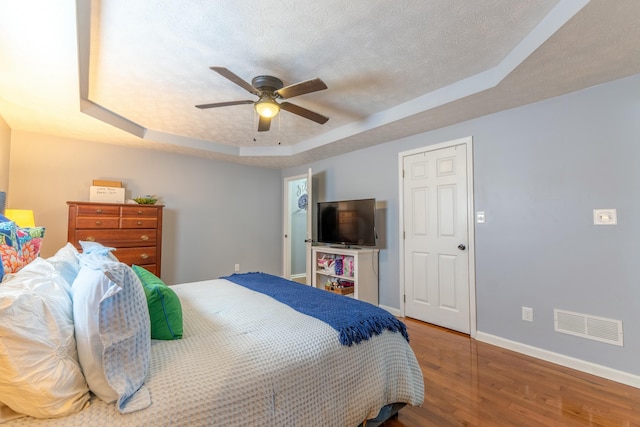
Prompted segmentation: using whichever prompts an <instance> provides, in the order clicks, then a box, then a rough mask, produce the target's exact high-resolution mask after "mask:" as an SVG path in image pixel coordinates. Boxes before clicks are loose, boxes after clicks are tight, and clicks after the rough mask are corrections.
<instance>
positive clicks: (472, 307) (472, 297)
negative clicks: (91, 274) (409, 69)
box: [398, 136, 477, 338]
mask: <svg viewBox="0 0 640 427" xmlns="http://www.w3.org/2000/svg"><path fill="white" fill-rule="evenodd" d="M456 145H464V146H465V147H466V150H467V230H468V231H467V232H468V233H469V240H468V247H467V250H468V251H469V265H468V269H469V331H470V332H469V335H470V336H471V337H473V338H475V336H476V333H477V324H476V269H475V266H476V252H475V246H476V245H475V227H474V226H475V222H474V218H475V215H474V204H473V200H474V199H473V138H472V137H471V136H468V137H465V138H460V139H455V140H452V141H447V142H441V143H439V144H433V145H427V146H426V147H421V148H416V149H414V150H409V151H403V152H400V153H398V195H399V201H398V210H399V213H398V223H399V226H400V227H399V230H398V236H399V245H398V246H399V248H400V250H399V252H400V265H399V270H400V313H401V314H402V316H404V315H405V302H404V295H405V289H404V229H405V227H404V187H403V176H402V174H403V165H404V157H407V156H412V155H414V154H418V153H423V152H427V151H434V150H439V149H442V148H449V147H453V146H456Z"/></svg>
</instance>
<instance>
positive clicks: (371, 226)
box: [318, 199, 376, 246]
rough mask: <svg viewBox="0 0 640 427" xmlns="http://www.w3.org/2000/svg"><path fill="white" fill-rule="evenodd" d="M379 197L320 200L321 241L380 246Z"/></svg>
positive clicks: (319, 225)
mask: <svg viewBox="0 0 640 427" xmlns="http://www.w3.org/2000/svg"><path fill="white" fill-rule="evenodd" d="M375 224H376V199H359V200H339V201H335V202H318V243H325V244H339V245H344V246H375V245H376V229H375Z"/></svg>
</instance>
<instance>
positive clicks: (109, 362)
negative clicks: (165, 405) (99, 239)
mask: <svg viewBox="0 0 640 427" xmlns="http://www.w3.org/2000/svg"><path fill="white" fill-rule="evenodd" d="M80 265H81V268H80V272H79V273H78V276H77V277H76V279H75V280H74V282H73V286H72V294H73V316H74V319H75V333H76V341H77V347H78V358H79V360H80V365H81V366H82V371H83V372H84V375H85V378H86V380H87V384H88V385H89V389H90V390H91V391H92V392H93V393H94V394H95V395H96V396H98V397H99V398H100V399H101V400H103V401H105V402H107V403H111V402H113V401H117V406H118V410H119V411H120V412H122V413H128V412H133V411H137V410H140V409H144V408H146V407H148V406H149V405H150V404H151V398H150V396H149V392H148V390H147V389H146V388H145V387H144V386H143V383H144V380H145V377H146V375H147V371H148V368H149V353H150V351H151V326H150V321H149V311H148V307H147V300H146V297H145V294H144V289H143V287H142V284H141V283H140V280H139V279H138V276H137V275H136V274H135V273H134V272H133V270H132V269H131V267H129V266H127V265H126V264H123V263H120V262H115V261H111V260H108V259H106V258H105V257H97V256H87V257H81V258H80Z"/></svg>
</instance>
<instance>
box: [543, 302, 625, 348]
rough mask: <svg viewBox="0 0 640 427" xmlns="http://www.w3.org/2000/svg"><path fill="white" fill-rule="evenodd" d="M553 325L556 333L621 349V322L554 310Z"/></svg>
mask: <svg viewBox="0 0 640 427" xmlns="http://www.w3.org/2000/svg"><path fill="white" fill-rule="evenodd" d="M553 323H554V328H555V331H556V332H562V333H564V334H569V335H575V336H577V337H582V338H587V339H590V340H595V341H600V342H604V343H608V344H613V345H618V346H621V347H622V343H623V342H622V321H621V320H614V319H606V318H604V317H597V316H590V315H588V314H581V313H574V312H571V311H565V310H558V309H555V310H553Z"/></svg>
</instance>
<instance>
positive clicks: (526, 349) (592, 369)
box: [475, 331, 640, 388]
mask: <svg viewBox="0 0 640 427" xmlns="http://www.w3.org/2000/svg"><path fill="white" fill-rule="evenodd" d="M475 339H477V340H478V341H482V342H486V343H488V344H493V345H496V346H498V347H502V348H506V349H507V350H512V351H516V352H518V353H522V354H526V355H527V356H532V357H535V358H538V359H542V360H546V361H547V362H551V363H556V364H558V365H561V366H565V367H567V368H572V369H576V370H578V371H582V372H586V373H588V374H592V375H596V376H598V377H602V378H605V379H608V380H611V381H615V382H619V383H622V384H626V385H630V386H631V387H636V388H640V376H638V375H635V374H631V373H628V372H623V371H618V370H616V369H613V368H608V367H606V366H602V365H598V364H595V363H591V362H587V361H585V360H582V359H576V358H575V357H570V356H565V355H564V354H560V353H554V352H552V351H548V350H543V349H541V348H537V347H533V346H530V345H527V344H522V343H519V342H516V341H511V340H508V339H505V338H500V337H497V336H495V335H491V334H487V333H484V332H480V331H478V332H477V333H476V336H475Z"/></svg>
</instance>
